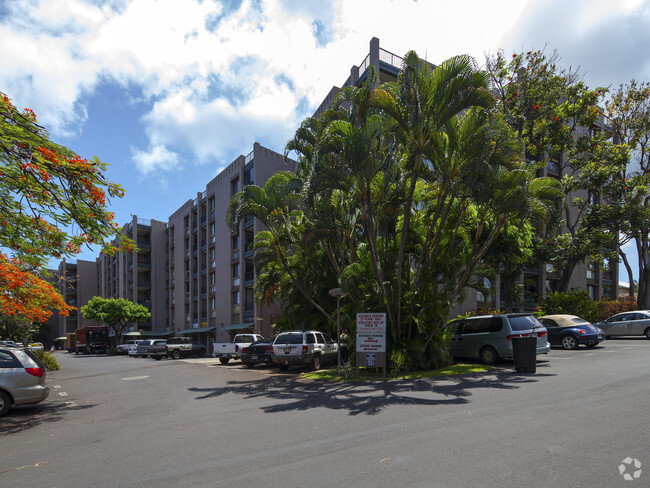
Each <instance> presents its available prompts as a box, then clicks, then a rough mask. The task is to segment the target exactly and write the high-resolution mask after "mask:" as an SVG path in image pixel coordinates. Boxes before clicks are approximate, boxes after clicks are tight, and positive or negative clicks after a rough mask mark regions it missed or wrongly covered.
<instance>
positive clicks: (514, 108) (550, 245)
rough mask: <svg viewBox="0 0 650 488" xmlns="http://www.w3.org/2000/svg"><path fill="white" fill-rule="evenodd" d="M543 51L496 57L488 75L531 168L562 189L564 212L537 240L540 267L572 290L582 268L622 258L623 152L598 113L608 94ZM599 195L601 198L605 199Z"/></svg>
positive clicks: (489, 62) (560, 286)
mask: <svg viewBox="0 0 650 488" xmlns="http://www.w3.org/2000/svg"><path fill="white" fill-rule="evenodd" d="M558 62H559V56H558V54H557V53H555V52H554V53H552V54H551V55H549V56H547V55H545V54H544V53H543V52H542V51H529V52H527V53H514V54H513V55H512V58H507V57H506V56H504V53H503V52H499V53H497V54H496V55H495V56H492V57H490V58H488V59H487V69H488V71H489V73H490V75H491V77H492V84H493V87H494V90H495V93H496V94H497V108H498V109H499V110H500V111H502V113H503V114H504V116H505V117H506V120H508V121H509V123H510V124H511V125H512V126H513V128H514V129H515V130H516V132H517V134H518V136H519V138H520V140H521V142H522V143H523V147H524V150H525V157H526V160H527V162H528V164H530V165H534V166H536V167H537V168H538V169H540V170H541V169H542V168H544V167H548V174H549V175H551V174H555V175H556V176H557V177H558V178H559V179H560V180H559V181H560V182H561V186H562V193H563V196H562V205H561V206H562V212H561V213H560V214H559V215H558V220H557V221H556V222H548V225H546V226H545V234H540V235H538V236H537V238H536V242H537V245H538V247H539V253H538V254H539V255H538V256H536V258H537V260H541V261H543V262H548V263H552V264H553V266H554V268H555V269H556V270H557V271H558V273H559V275H560V279H559V283H558V289H559V291H567V290H568V286H569V280H570V279H571V276H572V274H573V272H574V270H575V268H576V266H577V265H578V263H580V262H584V261H591V262H596V263H599V262H603V261H604V260H606V259H614V258H615V257H616V251H615V249H616V233H615V232H612V230H611V228H610V226H609V225H608V215H609V213H608V210H609V203H606V202H607V201H608V200H607V199H606V198H605V196H606V195H611V194H613V189H612V188H611V184H612V181H613V178H614V177H615V176H616V175H617V174H618V173H619V172H620V170H621V168H622V167H624V162H625V159H626V151H625V148H624V147H622V146H621V145H620V144H615V143H613V142H612V141H611V140H610V134H609V133H608V132H607V131H604V130H600V129H599V127H601V126H602V125H603V120H602V115H603V111H602V109H601V108H600V105H601V104H602V102H603V100H604V96H605V94H606V92H607V89H606V88H596V89H591V88H589V87H588V86H587V85H586V84H585V83H584V82H583V81H581V80H580V76H579V74H578V73H577V72H574V71H571V70H565V69H562V68H561V67H560V66H558V64H557V63H558ZM601 195H602V196H603V198H600V197H601Z"/></svg>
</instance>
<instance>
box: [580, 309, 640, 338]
mask: <svg viewBox="0 0 650 488" xmlns="http://www.w3.org/2000/svg"><path fill="white" fill-rule="evenodd" d="M593 325H595V326H597V327H600V328H601V329H603V331H604V332H605V335H606V336H607V337H613V336H642V335H645V336H646V337H647V338H648V339H650V310H632V311H630V312H623V313H618V314H616V315H613V316H612V317H610V318H608V319H606V320H604V321H602V322H600V323H598V324H593Z"/></svg>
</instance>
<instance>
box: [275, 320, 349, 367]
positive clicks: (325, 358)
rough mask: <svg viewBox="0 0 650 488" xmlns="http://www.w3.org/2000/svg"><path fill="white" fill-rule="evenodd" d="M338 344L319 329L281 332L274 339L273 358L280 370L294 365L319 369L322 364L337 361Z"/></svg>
mask: <svg viewBox="0 0 650 488" xmlns="http://www.w3.org/2000/svg"><path fill="white" fill-rule="evenodd" d="M337 357H338V345H337V344H336V342H334V341H333V340H332V339H330V337H329V336H328V335H327V334H324V333H322V332H319V331H317V330H305V331H288V332H281V333H280V334H279V335H278V336H277V337H276V338H275V340H274V341H273V352H272V353H271V360H272V361H273V362H274V363H275V364H277V365H278V367H279V368H280V371H286V370H287V369H289V366H292V365H305V364H307V365H310V366H311V369H313V370H314V371H315V370H318V369H320V367H321V365H322V364H325V363H336V358H337Z"/></svg>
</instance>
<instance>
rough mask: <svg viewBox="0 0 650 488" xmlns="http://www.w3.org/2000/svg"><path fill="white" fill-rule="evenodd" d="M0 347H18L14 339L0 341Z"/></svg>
mask: <svg viewBox="0 0 650 488" xmlns="http://www.w3.org/2000/svg"><path fill="white" fill-rule="evenodd" d="M0 347H18V344H16V343H15V342H14V341H0Z"/></svg>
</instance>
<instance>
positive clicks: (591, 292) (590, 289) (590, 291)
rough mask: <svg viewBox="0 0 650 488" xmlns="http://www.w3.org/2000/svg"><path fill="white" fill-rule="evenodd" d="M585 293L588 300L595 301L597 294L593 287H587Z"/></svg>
mask: <svg viewBox="0 0 650 488" xmlns="http://www.w3.org/2000/svg"><path fill="white" fill-rule="evenodd" d="M587 293H588V294H589V298H591V299H592V300H596V295H597V292H596V286H595V285H587Z"/></svg>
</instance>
